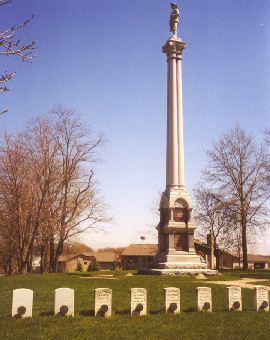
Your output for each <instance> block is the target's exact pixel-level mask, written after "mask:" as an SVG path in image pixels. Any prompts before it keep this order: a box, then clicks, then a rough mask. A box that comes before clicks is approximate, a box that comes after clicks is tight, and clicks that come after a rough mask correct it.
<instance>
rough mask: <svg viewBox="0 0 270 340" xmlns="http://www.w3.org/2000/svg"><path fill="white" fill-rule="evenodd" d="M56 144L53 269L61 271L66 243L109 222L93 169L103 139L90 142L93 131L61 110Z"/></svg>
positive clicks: (67, 110) (51, 266) (73, 115)
mask: <svg viewBox="0 0 270 340" xmlns="http://www.w3.org/2000/svg"><path fill="white" fill-rule="evenodd" d="M54 114H55V115H56V116H57V119H58V122H57V124H56V134H55V137H56V140H57V146H58V150H59V155H58V160H59V164H60V166H59V179H58V184H57V186H56V187H55V190H54V198H53V201H54V202H55V204H54V205H51V209H50V214H51V216H52V220H53V226H54V230H53V232H52V234H51V239H50V268H51V271H53V272H55V271H57V262H58V257H59V256H60V255H61V253H62V252H63V245H64V242H65V241H66V240H68V239H70V238H72V237H74V236H77V235H78V234H80V233H82V232H84V231H86V230H88V229H91V228H98V225H99V224H100V223H103V222H107V221H108V218H107V217H105V215H104V210H105V206H104V204H102V200H101V199H100V198H99V197H98V193H97V189H96V187H95V182H94V168H93V165H94V164H95V162H96V161H97V158H96V153H97V149H98V147H99V146H100V145H101V143H102V138H101V137H100V138H98V139H96V140H93V141H89V140H88V139H87V136H89V131H87V129H85V127H84V126H83V124H82V123H81V122H80V121H79V120H78V119H77V118H76V115H75V113H74V111H72V110H70V109H66V108H62V107H58V108H57V109H56V110H55V111H54Z"/></svg>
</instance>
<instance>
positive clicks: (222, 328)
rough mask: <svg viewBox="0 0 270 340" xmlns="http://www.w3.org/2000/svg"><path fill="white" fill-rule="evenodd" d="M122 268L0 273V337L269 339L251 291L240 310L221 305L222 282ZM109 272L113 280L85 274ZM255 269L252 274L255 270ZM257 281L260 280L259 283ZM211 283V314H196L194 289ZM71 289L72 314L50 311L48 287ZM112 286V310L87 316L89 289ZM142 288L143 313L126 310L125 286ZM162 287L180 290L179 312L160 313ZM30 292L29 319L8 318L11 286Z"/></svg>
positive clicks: (268, 325)
mask: <svg viewBox="0 0 270 340" xmlns="http://www.w3.org/2000/svg"><path fill="white" fill-rule="evenodd" d="M126 273H127V272H122V271H118V272H99V273H91V274H90V278H82V277H81V275H78V274H77V275H68V274H47V275H38V274H33V275H25V276H19V275H18V276H12V277H1V278H0V302H1V303H0V339H99V340H102V339H270V313H265V312H260V313H257V312H255V311H253V291H252V290H250V289H242V296H243V309H244V311H243V312H229V311H227V310H226V286H223V285H213V284H210V283H208V280H204V281H197V280H195V279H194V278H192V277H160V276H142V275H134V276H125V275H124V274H126ZM104 274H108V275H110V274H114V275H115V276H114V277H116V278H117V280H108V279H104V278H98V279H95V278H91V276H97V275H98V276H100V275H104ZM255 274H256V275H255ZM250 275H251V277H254V275H255V277H256V278H265V279H268V278H270V277H269V272H268V271H254V272H247V273H243V272H241V271H239V272H238V273H237V272H226V273H224V275H223V276H218V277H211V278H210V279H211V280H212V279H213V280H216V279H217V278H218V279H219V280H228V279H231V278H233V279H239V278H240V277H241V276H242V277H250ZM260 284H261V283H260ZM198 286H209V287H211V288H212V295H213V313H199V312H196V311H195V308H196V293H195V289H196V287H198ZM60 287H69V288H73V289H74V290H75V317H73V318H71V317H69V318H66V317H60V316H54V315H53V310H54V289H56V288H60ZM99 287H108V288H112V290H113V308H112V309H113V315H112V317H111V318H110V319H99V318H96V317H94V316H93V309H94V289H95V288H99ZM133 287H143V288H146V289H147V293H148V307H147V309H148V315H147V316H144V317H131V316H130V315H129V305H130V293H129V290H130V288H133ZM165 287H179V288H180V289H181V314H180V315H165V313H164V294H163V288H165ZM16 288H30V289H33V291H34V306H33V318H30V319H22V320H20V319H12V318H11V304H12V290H13V289H16Z"/></svg>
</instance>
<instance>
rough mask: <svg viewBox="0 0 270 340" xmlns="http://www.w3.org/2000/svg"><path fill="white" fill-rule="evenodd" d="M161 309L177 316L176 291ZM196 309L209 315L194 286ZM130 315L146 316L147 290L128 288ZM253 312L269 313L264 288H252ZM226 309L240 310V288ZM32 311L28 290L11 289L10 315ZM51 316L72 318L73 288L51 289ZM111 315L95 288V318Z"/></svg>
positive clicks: (207, 295) (106, 297)
mask: <svg viewBox="0 0 270 340" xmlns="http://www.w3.org/2000/svg"><path fill="white" fill-rule="evenodd" d="M164 292H165V310H166V313H167V314H178V313H180V289H179V288H175V287H170V288H164ZM196 293H197V310H198V311H206V312H212V293H211V288H209V287H197V288H196ZM130 296H131V302H130V305H131V307H130V312H131V315H137V316H140V315H146V313H147V291H146V289H145V288H131V290H130ZM254 305H255V310H256V311H260V310H264V311H269V294H268V287H265V286H255V289H254ZM227 306H228V310H233V311H242V295H241V288H240V287H236V286H231V287H227ZM32 308H33V291H32V290H31V289H15V290H13V301H12V316H17V317H31V316H32ZM54 314H55V315H63V316H74V289H71V288H58V289H55V302H54ZM111 314H112V290H111V289H110V288H97V289H95V316H101V317H109V316H111Z"/></svg>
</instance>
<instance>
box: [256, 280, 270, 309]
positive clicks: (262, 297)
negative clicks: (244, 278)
mask: <svg viewBox="0 0 270 340" xmlns="http://www.w3.org/2000/svg"><path fill="white" fill-rule="evenodd" d="M254 305H255V310H256V311H260V310H264V311H266V312H269V290H268V287H266V286H255V288H254Z"/></svg>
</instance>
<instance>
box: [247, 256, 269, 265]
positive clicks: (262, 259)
mask: <svg viewBox="0 0 270 340" xmlns="http://www.w3.org/2000/svg"><path fill="white" fill-rule="evenodd" d="M248 262H251V263H252V262H270V257H269V256H263V255H256V254H248Z"/></svg>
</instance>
